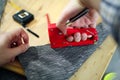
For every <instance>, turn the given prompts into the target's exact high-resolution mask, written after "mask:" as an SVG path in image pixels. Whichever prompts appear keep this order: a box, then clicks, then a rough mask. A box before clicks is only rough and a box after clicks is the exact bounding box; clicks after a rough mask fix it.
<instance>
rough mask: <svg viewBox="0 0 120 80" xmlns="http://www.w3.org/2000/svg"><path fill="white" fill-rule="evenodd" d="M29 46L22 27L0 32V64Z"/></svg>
mask: <svg viewBox="0 0 120 80" xmlns="http://www.w3.org/2000/svg"><path fill="white" fill-rule="evenodd" d="M28 47H29V38H28V35H27V33H26V32H25V31H24V30H23V29H21V28H20V29H17V30H14V31H12V32H6V33H1V34H0V66H1V65H3V64H5V63H8V62H11V60H14V58H15V57H16V56H17V55H19V54H21V53H23V52H25V51H26V50H27V49H28Z"/></svg>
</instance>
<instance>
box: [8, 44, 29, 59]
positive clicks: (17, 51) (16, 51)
mask: <svg viewBox="0 0 120 80" xmlns="http://www.w3.org/2000/svg"><path fill="white" fill-rule="evenodd" d="M28 48H29V45H28V44H22V45H20V46H18V47H14V48H10V49H9V51H10V53H11V55H12V57H15V56H17V55H19V54H21V53H24V52H25V51H26V50H27V49H28Z"/></svg>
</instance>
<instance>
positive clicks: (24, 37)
mask: <svg viewBox="0 0 120 80" xmlns="http://www.w3.org/2000/svg"><path fill="white" fill-rule="evenodd" d="M21 37H22V38H23V41H24V43H25V44H27V43H29V37H28V34H27V33H26V32H25V31H24V30H23V29H21Z"/></svg>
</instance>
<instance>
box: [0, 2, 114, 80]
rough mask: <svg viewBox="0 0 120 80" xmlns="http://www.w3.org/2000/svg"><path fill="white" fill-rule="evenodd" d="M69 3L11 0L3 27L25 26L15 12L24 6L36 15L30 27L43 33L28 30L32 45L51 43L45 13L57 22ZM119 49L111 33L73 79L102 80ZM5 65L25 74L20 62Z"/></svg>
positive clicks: (10, 28)
mask: <svg viewBox="0 0 120 80" xmlns="http://www.w3.org/2000/svg"><path fill="white" fill-rule="evenodd" d="M68 2H69V0H24V1H23V0H8V2H7V5H6V8H5V12H4V15H3V18H2V21H1V27H0V28H1V29H0V30H1V31H4V32H6V31H11V30H14V29H15V28H18V27H21V26H20V25H19V24H18V23H16V22H15V21H14V20H13V19H12V15H13V14H14V13H16V12H17V11H18V10H19V9H20V7H21V8H22V9H25V10H27V11H29V12H31V13H32V14H34V16H35V20H34V21H32V22H31V23H30V24H29V25H27V26H28V28H29V29H31V30H32V31H34V32H36V33H37V34H38V35H39V36H40V38H36V37H35V36H33V35H31V34H30V33H28V35H29V38H30V46H40V45H45V44H48V43H49V39H48V32H47V20H46V16H45V15H46V13H48V14H49V16H50V19H51V22H52V23H55V22H56V21H57V19H58V17H59V16H60V13H61V11H62V10H63V8H64V7H65V6H66V5H67V3H68ZM16 5H17V6H16ZM18 6H20V7H18ZM100 21H101V19H99V20H98V23H99V22H100ZM115 49H116V44H115V42H114V40H113V39H112V37H111V36H108V37H107V38H106V39H105V41H104V42H103V43H102V45H101V46H100V47H99V48H97V49H96V51H95V52H94V53H93V54H92V55H91V56H90V57H89V58H88V59H87V60H86V62H85V63H84V64H83V65H82V67H80V69H79V70H78V71H77V72H76V73H75V74H74V75H73V76H71V78H70V80H101V78H102V76H103V74H104V72H105V70H106V68H107V66H108V64H109V62H110V60H111V57H112V55H113V53H114V51H115ZM4 68H6V69H9V70H12V71H14V72H17V73H19V74H22V75H24V70H23V69H22V66H21V65H20V63H19V62H18V61H16V62H14V63H10V64H7V65H5V66H4Z"/></svg>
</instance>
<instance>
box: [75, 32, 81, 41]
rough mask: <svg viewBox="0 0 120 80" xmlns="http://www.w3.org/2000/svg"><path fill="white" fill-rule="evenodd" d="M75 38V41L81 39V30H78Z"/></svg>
mask: <svg viewBox="0 0 120 80" xmlns="http://www.w3.org/2000/svg"><path fill="white" fill-rule="evenodd" d="M74 40H75V42H80V40H81V34H80V32H76V33H75V34H74Z"/></svg>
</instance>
